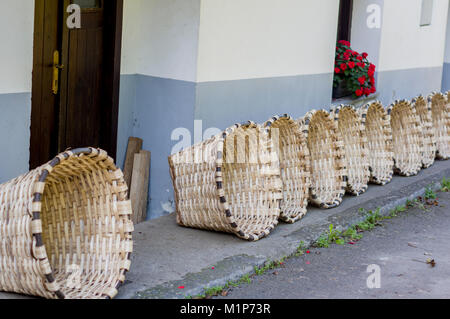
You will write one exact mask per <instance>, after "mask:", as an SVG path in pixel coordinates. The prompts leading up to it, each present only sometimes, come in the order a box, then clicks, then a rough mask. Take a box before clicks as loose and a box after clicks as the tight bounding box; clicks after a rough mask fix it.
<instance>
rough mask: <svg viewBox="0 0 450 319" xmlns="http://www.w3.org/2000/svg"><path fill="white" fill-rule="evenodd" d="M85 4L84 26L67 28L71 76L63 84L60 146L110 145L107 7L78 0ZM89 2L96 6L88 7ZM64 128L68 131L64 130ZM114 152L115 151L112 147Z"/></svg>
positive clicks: (67, 69) (64, 74)
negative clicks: (106, 91) (107, 124)
mask: <svg viewBox="0 0 450 319" xmlns="http://www.w3.org/2000/svg"><path fill="white" fill-rule="evenodd" d="M77 2H81V3H83V7H84V9H82V12H81V29H72V30H69V29H68V28H67V27H66V28H65V30H64V33H65V37H64V39H65V40H66V41H67V42H68V43H67V46H66V48H67V49H66V50H65V52H63V62H64V64H65V65H66V67H65V68H64V69H63V71H62V75H61V76H62V77H63V78H67V80H66V81H65V82H64V83H65V85H64V86H63V87H61V97H62V98H61V109H65V110H63V111H62V112H61V114H64V115H65V118H63V119H61V123H62V124H63V127H62V128H61V136H60V146H59V148H60V149H61V150H62V149H66V148H68V147H84V146H95V147H103V148H109V146H108V145H105V143H103V141H102V138H101V135H102V134H104V129H103V123H104V122H105V121H106V120H107V119H105V118H104V115H105V114H104V112H102V109H103V107H105V106H104V105H103V103H102V96H103V84H102V78H103V57H104V54H103V42H104V40H103V39H104V33H105V28H104V27H103V14H104V11H103V10H104V8H103V6H102V5H101V1H77ZM88 2H90V3H92V5H95V7H94V8H92V7H88V6H87V4H88ZM63 129H64V130H63ZM109 151H111V150H109Z"/></svg>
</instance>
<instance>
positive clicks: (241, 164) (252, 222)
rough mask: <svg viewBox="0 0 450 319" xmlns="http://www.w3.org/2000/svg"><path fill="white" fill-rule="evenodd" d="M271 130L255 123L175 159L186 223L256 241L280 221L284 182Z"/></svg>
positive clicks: (179, 216)
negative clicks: (273, 150) (271, 137)
mask: <svg viewBox="0 0 450 319" xmlns="http://www.w3.org/2000/svg"><path fill="white" fill-rule="evenodd" d="M268 137H269V133H268V130H266V129H262V128H261V126H259V125H256V124H255V123H252V122H249V123H248V124H246V125H235V126H233V127H231V128H229V129H227V130H226V131H225V132H223V133H222V134H220V135H217V136H215V137H212V138H211V139H209V140H206V141H204V142H202V143H199V144H197V145H194V146H192V147H190V148H189V149H186V150H184V151H182V152H180V153H177V154H175V155H173V156H171V157H170V158H169V166H170V173H171V176H172V180H173V185H174V190H175V201H176V210H177V222H178V224H179V225H181V226H185V227H192V228H199V229H206V230H214V231H221V232H227V233H233V234H236V235H237V236H238V237H240V238H242V239H245V240H249V241H256V240H259V239H261V238H263V237H265V236H267V235H269V233H270V232H271V231H272V230H273V229H274V227H275V226H276V225H277V224H278V219H279V217H280V200H281V199H282V182H281V177H280V167H279V161H278V156H277V154H276V153H275V152H271V149H272V148H273V144H272V143H271V141H270V139H269V138H268Z"/></svg>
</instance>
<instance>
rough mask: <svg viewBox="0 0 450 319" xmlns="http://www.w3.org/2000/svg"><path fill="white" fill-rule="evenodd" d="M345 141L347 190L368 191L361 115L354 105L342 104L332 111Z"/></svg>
mask: <svg viewBox="0 0 450 319" xmlns="http://www.w3.org/2000/svg"><path fill="white" fill-rule="evenodd" d="M331 115H332V116H334V120H335V121H336V122H337V125H338V129H339V133H340V134H341V136H342V139H343V141H344V150H345V163H346V165H345V166H346V167H347V175H348V181H347V192H348V193H349V194H351V195H355V196H359V195H362V194H364V193H365V192H366V191H367V188H368V184H369V179H370V171H369V158H368V153H367V149H366V144H367V139H366V135H365V133H364V127H363V125H362V121H361V117H360V115H359V113H358V112H357V111H356V109H355V108H354V107H353V106H344V105H340V106H338V107H336V108H334V109H333V110H332V111H331Z"/></svg>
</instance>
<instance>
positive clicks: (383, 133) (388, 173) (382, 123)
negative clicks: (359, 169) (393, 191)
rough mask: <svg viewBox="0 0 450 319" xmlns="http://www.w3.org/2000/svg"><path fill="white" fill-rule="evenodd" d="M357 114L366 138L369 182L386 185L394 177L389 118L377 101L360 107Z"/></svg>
mask: <svg viewBox="0 0 450 319" xmlns="http://www.w3.org/2000/svg"><path fill="white" fill-rule="evenodd" d="M359 112H360V115H361V118H362V123H363V125H364V128H365V129H364V132H365V135H366V138H367V144H366V146H367V151H368V156H369V170H370V182H371V183H374V184H377V185H386V184H388V183H390V182H391V181H392V177H393V175H394V153H393V149H392V131H391V120H390V116H389V115H388V114H387V112H386V110H385V109H384V107H383V105H382V104H381V102H379V101H376V102H373V103H371V104H367V105H365V106H363V107H361V108H360V109H359Z"/></svg>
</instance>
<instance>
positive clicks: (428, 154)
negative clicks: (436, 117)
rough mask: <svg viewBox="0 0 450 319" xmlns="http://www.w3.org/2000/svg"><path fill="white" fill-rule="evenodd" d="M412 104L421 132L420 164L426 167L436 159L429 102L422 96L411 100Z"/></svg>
mask: <svg viewBox="0 0 450 319" xmlns="http://www.w3.org/2000/svg"><path fill="white" fill-rule="evenodd" d="M412 106H413V108H414V109H415V111H416V114H417V115H418V116H419V119H420V133H421V134H422V142H423V144H422V164H423V167H424V168H428V167H430V166H431V165H433V164H434V161H435V159H436V151H437V148H436V139H435V137H434V136H435V135H434V129H433V118H432V115H431V103H428V101H427V100H426V99H425V98H424V97H423V96H421V95H420V96H418V97H417V98H415V99H413V100H412Z"/></svg>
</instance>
